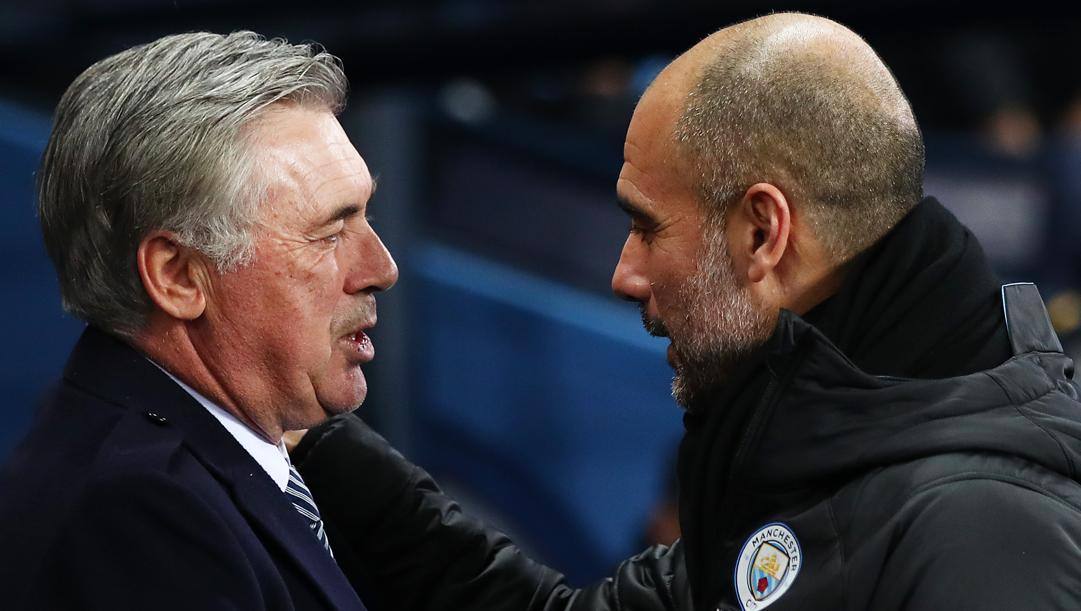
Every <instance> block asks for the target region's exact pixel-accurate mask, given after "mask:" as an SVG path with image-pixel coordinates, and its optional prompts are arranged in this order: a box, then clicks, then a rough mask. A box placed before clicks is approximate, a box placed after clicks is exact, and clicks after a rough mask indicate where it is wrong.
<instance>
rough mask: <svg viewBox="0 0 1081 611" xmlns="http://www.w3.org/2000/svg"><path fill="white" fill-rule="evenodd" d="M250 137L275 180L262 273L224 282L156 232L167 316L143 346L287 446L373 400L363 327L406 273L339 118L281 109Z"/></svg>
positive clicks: (260, 235)
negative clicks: (291, 435)
mask: <svg viewBox="0 0 1081 611" xmlns="http://www.w3.org/2000/svg"><path fill="white" fill-rule="evenodd" d="M248 136H249V140H250V142H251V150H252V152H253V154H254V155H255V159H256V161H257V165H258V167H259V168H260V169H261V171H262V172H263V174H264V176H266V177H267V178H268V180H269V189H268V190H267V195H266V198H265V200H264V201H263V202H262V203H261V205H260V209H259V214H258V222H257V224H256V227H255V228H254V229H253V238H254V257H253V259H252V261H251V263H249V264H247V265H244V266H242V267H240V268H238V269H235V270H231V271H228V272H224V273H223V272H221V271H219V270H217V269H216V267H215V266H214V265H213V264H212V263H211V262H209V261H208V260H207V259H206V257H204V256H203V255H202V254H201V253H199V252H197V251H194V250H192V249H190V248H187V247H185V246H183V245H182V244H180V243H179V242H178V241H177V240H176V237H175V236H174V235H172V234H171V233H169V232H165V231H156V232H153V233H151V234H149V235H148V236H146V237H145V238H144V239H143V240H142V242H141V244H140V247H139V251H138V256H137V262H138V267H139V273H140V277H141V278H142V281H143V285H144V287H145V288H146V290H147V294H148V295H149V296H150V298H151V300H152V301H153V303H154V305H155V309H154V311H153V312H152V313H151V314H150V316H149V321H148V324H147V326H146V328H145V329H144V330H143V332H142V333H141V334H140V335H139V337H138V338H137V340H136V344H137V346H138V347H139V348H140V349H142V350H143V352H144V353H145V354H146V355H147V356H149V357H150V358H151V359H153V360H154V361H155V362H157V363H158V364H160V365H161V366H162V367H164V368H165V369H167V370H168V371H170V372H171V373H173V375H176V376H177V377H178V378H180V379H181V380H183V381H184V382H185V383H187V384H189V385H190V386H192V387H193V388H195V389H196V390H198V391H199V392H200V393H202V394H203V395H205V396H206V397H208V398H209V399H211V400H212V401H214V402H215V403H217V404H218V405H220V406H222V407H223V408H224V409H226V410H228V411H229V412H231V413H232V414H233V415H235V416H236V417H237V418H239V419H240V420H241V421H243V422H245V423H247V424H248V425H249V426H251V427H252V429H253V430H255V431H257V432H260V433H261V434H262V435H263V436H264V437H265V438H266V439H267V440H268V441H270V442H272V443H278V442H279V441H280V440H281V439H282V434H283V432H284V431H286V430H289V429H304V428H307V427H310V426H313V425H315V424H318V423H319V422H322V421H323V420H325V419H327V418H328V417H330V416H331V415H334V414H338V413H343V412H346V411H350V410H352V409H355V408H356V407H357V406H359V405H360V403H361V402H362V401H363V400H364V397H365V395H366V393H367V383H366V381H365V378H364V373H363V371H362V365H363V364H364V363H366V362H368V361H370V360H371V358H372V357H373V355H374V351H373V349H372V348H371V346H370V341H369V340H367V339H366V337H365V336H364V334H363V331H364V330H366V329H369V328H371V327H372V326H374V325H375V323H376V305H375V293H376V292H378V291H382V290H386V289H388V288H390V287H391V286H392V285H393V284H394V282H395V281H396V280H397V277H398V270H397V267H396V265H395V263H394V260H393V259H392V258H391V256H390V253H388V252H387V250H386V248H385V247H384V246H383V243H382V242H381V241H380V239H379V236H378V235H376V233H375V231H374V229H373V228H372V227H371V225H370V224H369V222H368V219H367V217H366V213H367V205H368V200H369V198H370V197H371V195H372V192H373V190H374V186H375V185H374V182H373V180H372V177H371V175H370V173H369V172H368V168H367V166H366V164H365V163H364V160H363V159H362V158H361V156H360V154H359V153H357V151H356V149H355V148H354V147H353V146H352V144H350V142H349V139H348V137H347V136H346V135H345V132H344V131H343V130H342V128H341V126H340V125H339V123H338V121H337V119H335V118H334V116H333V115H332V114H331V113H330V112H328V111H326V110H322V109H311V108H304V107H298V106H295V105H284V104H282V105H277V106H276V107H274V108H272V109H271V110H269V111H268V112H267V113H266V114H265V115H264V116H262V117H261V118H260V119H259V120H258V121H257V122H256V123H255V124H254V125H253V126H251V127H250V132H249V134H248ZM357 332H360V335H359V336H358V335H356V333H357Z"/></svg>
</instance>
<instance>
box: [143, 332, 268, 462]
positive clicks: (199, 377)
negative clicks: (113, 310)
mask: <svg viewBox="0 0 1081 611" xmlns="http://www.w3.org/2000/svg"><path fill="white" fill-rule="evenodd" d="M133 344H134V346H135V347H136V348H137V349H138V350H139V351H140V352H142V353H143V354H144V355H145V356H146V357H147V358H149V359H150V360H152V361H154V362H155V363H157V364H158V366H160V367H161V368H162V369H164V370H166V371H168V372H169V373H170V374H172V375H173V376H175V377H176V378H177V379H179V380H181V381H182V382H184V383H185V384H187V385H188V386H190V387H192V388H193V389H195V390H196V391H198V392H199V394H201V395H203V396H204V397H206V398H207V399H209V400H211V401H213V402H214V404H215V405H217V406H219V407H221V408H222V409H223V410H225V411H227V412H229V413H230V414H232V415H233V416H235V417H236V418H237V419H238V420H240V421H241V422H243V423H244V424H245V425H246V426H247V427H248V428H250V429H251V430H253V431H255V433H256V434H257V435H259V436H260V437H262V438H264V439H266V440H267V441H269V442H270V443H275V444H276V443H278V442H279V441H281V438H282V433H283V431H282V430H281V427H280V426H277V427H276V428H275V427H274V426H273V423H271V422H269V421H267V419H265V418H259V417H258V414H256V413H254V411H255V410H250V409H246V408H245V407H244V406H242V405H241V403H240V402H239V401H237V400H235V399H234V398H233V397H234V395H235V394H236V393H231V392H229V387H228V382H227V380H224V379H222V378H221V377H219V376H217V375H215V374H214V372H213V371H211V369H210V368H209V367H208V366H207V364H206V362H205V360H204V359H203V358H202V357H201V356H200V354H199V351H198V349H196V346H195V343H194V342H193V341H192V338H191V336H190V334H189V333H188V330H187V328H186V327H185V326H184V325H183V324H182V323H179V322H176V321H167V322H161V321H151V322H150V323H149V324H148V325H147V327H146V328H145V329H144V330H143V331H142V332H140V333H139V334H138V335H137V336H136V337H135V339H134V342H133Z"/></svg>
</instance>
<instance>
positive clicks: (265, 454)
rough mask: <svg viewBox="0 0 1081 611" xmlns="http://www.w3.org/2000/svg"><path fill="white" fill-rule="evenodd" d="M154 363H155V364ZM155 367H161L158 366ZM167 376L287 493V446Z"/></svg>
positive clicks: (174, 378) (170, 375) (169, 374)
mask: <svg viewBox="0 0 1081 611" xmlns="http://www.w3.org/2000/svg"><path fill="white" fill-rule="evenodd" d="M150 362H151V363H154V361H150ZM154 364H155V365H157V363H154ZM158 369H161V370H162V371H165V369H163V368H162V367H161V366H160V365H158ZM165 375H167V376H169V377H170V378H172V379H173V381H174V382H176V383H177V384H179V385H180V387H181V388H183V389H184V390H185V391H187V393H188V394H189V395H191V396H192V397H194V398H195V400H196V401H198V402H199V405H202V406H203V407H204V408H206V411H208V412H210V414H211V415H212V416H214V417H215V418H217V419H218V422H220V423H221V425H222V426H223V427H225V430H227V431H229V434H230V435H232V436H233V438H234V439H236V441H237V443H239V444H240V446H241V447H242V448H244V449H245V450H247V452H248V454H251V457H252V458H254V459H255V462H257V463H259V466H260V467H262V468H263V470H264V471H266V473H267V475H269V476H270V479H272V480H274V483H275V484H277V485H278V488H281V491H282V492H285V487H286V485H288V483H289V454H288V453H287V452H286V450H285V442H278V444H277V445H275V444H273V443H270V442H269V441H267V440H266V439H263V438H262V437H261V436H260V435H259V434H258V433H256V432H255V431H253V430H252V429H251V428H250V427H248V425H246V424H244V423H243V422H241V421H240V420H239V419H238V418H237V417H236V416H234V415H232V414H230V413H229V412H227V411H225V410H224V409H222V408H221V407H219V406H218V405H217V404H215V403H214V402H213V401H211V400H210V399H207V398H206V397H204V396H203V395H201V394H199V391H197V390H195V389H194V388H192V387H191V386H188V385H187V384H185V383H183V382H181V381H180V380H178V379H177V378H176V376H174V375H173V374H171V373H169V372H168V371H165Z"/></svg>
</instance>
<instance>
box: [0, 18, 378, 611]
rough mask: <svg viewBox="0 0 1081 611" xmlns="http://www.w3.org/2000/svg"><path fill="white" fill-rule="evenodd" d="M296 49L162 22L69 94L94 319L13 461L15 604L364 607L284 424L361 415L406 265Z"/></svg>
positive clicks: (327, 98)
mask: <svg viewBox="0 0 1081 611" xmlns="http://www.w3.org/2000/svg"><path fill="white" fill-rule="evenodd" d="M346 89H347V83H346V79H345V76H344V73H343V71H342V68H341V66H340V62H339V61H338V60H337V58H335V57H334V56H332V55H329V54H327V53H326V52H323V51H321V50H320V49H317V48H313V47H311V46H307V45H290V44H288V43H286V42H285V41H282V40H264V39H262V38H261V37H259V36H257V35H255V34H253V33H250V32H238V33H234V34H231V35H228V36H220V35H216V34H207V33H195V34H183V35H177V36H168V37H165V38H162V39H160V40H156V41H154V42H151V43H149V44H146V45H142V46H139V47H135V48H132V49H129V50H127V51H124V52H122V53H119V54H117V55H114V56H112V57H109V58H107V59H104V60H102V61H100V62H98V63H96V64H94V65H93V66H91V67H90V68H89V69H87V70H86V71H85V72H84V73H83V74H81V75H80V76H79V77H78V78H77V79H76V80H75V82H74V83H72V85H71V86H70V87H69V88H68V90H67V92H66V93H65V94H64V96H63V98H62V99H61V101H60V104H59V106H58V108H57V111H56V117H55V125H54V128H53V132H52V135H51V137H50V140H49V143H48V146H47V149H46V151H45V154H44V158H43V161H42V165H41V170H40V174H39V213H40V218H41V226H42V231H43V233H44V237H45V244H46V248H47V250H48V253H49V256H50V257H51V258H52V260H53V263H54V265H55V267H56V271H57V275H58V277H59V281H60V288H61V293H62V295H63V300H64V305H65V307H66V309H67V310H68V311H69V312H71V313H73V314H74V315H76V316H78V317H80V318H82V319H83V320H85V321H86V322H87V324H88V327H87V329H86V331H85V332H84V334H83V336H82V337H81V338H80V339H79V341H78V343H77V345H76V346H75V348H74V350H73V352H72V355H71V357H70V360H69V362H68V364H67V366H66V368H65V370H64V373H63V377H62V379H61V381H60V382H59V384H58V385H57V387H56V388H55V390H54V391H53V392H52V393H51V394H50V395H49V396H48V398H47V399H46V401H45V402H44V405H43V406H42V408H41V411H40V413H39V415H38V417H37V420H36V422H35V424H34V426H33V428H32V430H31V432H30V433H29V434H28V436H27V438H26V439H25V440H24V441H23V442H22V443H21V444H20V446H19V447H18V448H17V449H16V450H15V452H14V454H13V455H12V457H11V459H10V461H9V462H8V464H7V465H5V467H4V469H3V471H2V472H0V547H2V548H3V549H4V551H5V553H6V554H7V556H8V558H9V559H17V560H15V561H8V562H5V563H4V566H3V568H2V569H0V571H2V572H0V585H2V586H3V588H2V589H3V591H4V605H3V606H4V608H6V609H24V608H26V609H68V608H70V609H89V608H109V609H226V608H228V609H363V608H364V607H363V605H362V604H361V602H360V600H359V599H358V597H357V594H356V593H355V592H354V590H353V589H352V587H351V586H350V585H349V583H348V582H347V581H346V579H345V577H344V576H343V574H342V572H341V570H340V569H339V567H338V565H337V563H336V561H335V559H334V556H333V552H332V549H333V548H334V546H335V545H337V544H338V542H337V541H335V538H334V536H333V533H331V534H330V535H329V536H328V533H327V532H326V530H325V525H324V523H323V521H322V519H321V516H320V512H319V507H318V504H317V502H316V500H315V499H313V498H312V495H311V493H310V491H309V490H308V489H307V488H306V486H305V484H304V481H303V479H301V477H300V475H299V474H298V473H297V472H296V470H295V469H294V468H293V467H292V465H291V464H290V462H289V459H288V455H287V454H286V453H285V451H284V445H283V443H282V435H283V432H284V431H286V430H289V429H298V428H307V427H309V426H313V425H316V424H318V423H320V422H322V421H324V420H325V419H327V418H328V417H329V416H331V415H334V414H341V413H344V412H348V411H350V410H352V409H354V408H356V407H357V406H358V405H360V403H361V402H362V401H363V400H364V397H365V393H366V391H367V387H366V383H365V379H364V374H363V372H362V366H363V365H364V363H367V362H369V361H371V359H372V358H373V356H374V349H373V347H372V344H371V342H370V340H369V339H368V337H367V335H366V333H365V332H366V330H367V329H369V328H370V327H372V326H373V325H374V324H375V322H376V306H375V296H374V295H375V293H376V292H378V291H380V290H384V289H387V288H389V287H390V286H391V285H393V284H394V282H395V280H396V279H397V268H396V267H395V264H394V261H393V260H392V259H391V257H390V255H389V253H388V252H387V250H386V249H385V248H384V247H383V244H382V242H381V241H380V239H379V237H378V236H377V235H376V234H375V232H374V230H373V229H372V227H371V226H370V225H369V223H368V220H367V216H366V214H365V210H366V206H367V203H368V200H369V198H370V197H371V195H372V191H373V189H374V186H375V185H374V182H373V180H372V178H371V176H370V174H369V172H368V168H367V167H366V165H365V163H364V160H363V159H362V158H361V157H360V155H359V154H358V153H357V151H356V149H354V148H353V146H352V145H351V144H350V142H349V140H348V138H347V137H346V135H345V133H344V132H343V130H342V128H341V126H340V125H339V124H338V121H337V119H336V118H335V115H336V113H337V112H339V111H340V109H341V108H342V107H343V105H344V102H345V95H346Z"/></svg>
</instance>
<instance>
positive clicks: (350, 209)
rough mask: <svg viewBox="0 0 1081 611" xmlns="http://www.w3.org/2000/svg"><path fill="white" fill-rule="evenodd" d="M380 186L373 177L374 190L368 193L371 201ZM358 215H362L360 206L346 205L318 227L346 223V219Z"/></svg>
mask: <svg viewBox="0 0 1081 611" xmlns="http://www.w3.org/2000/svg"><path fill="white" fill-rule="evenodd" d="M378 184H379V183H378V181H376V179H375V177H372V190H371V191H369V192H368V200H369V201H371V199H372V196H373V195H375V188H376V186H377V185H378ZM358 214H360V206H358V205H357V204H346V205H344V206H342V207H340V208H338V209H337V210H335V211H334V212H332V213H331V214H330V216H328V217H326V218H325V219H323V221H322V222H320V223H318V224H317V225H316V227H326V226H327V225H332V224H334V223H337V222H338V221H344V220H345V219H347V218H350V217H353V216H356V215H358Z"/></svg>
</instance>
